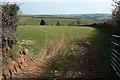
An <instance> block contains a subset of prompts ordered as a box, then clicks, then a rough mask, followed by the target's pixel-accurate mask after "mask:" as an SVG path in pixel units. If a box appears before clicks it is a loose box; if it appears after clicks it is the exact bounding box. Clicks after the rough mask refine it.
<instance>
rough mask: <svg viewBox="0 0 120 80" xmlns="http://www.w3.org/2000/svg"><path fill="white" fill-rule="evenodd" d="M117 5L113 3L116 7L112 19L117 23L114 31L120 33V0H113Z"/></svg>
mask: <svg viewBox="0 0 120 80" xmlns="http://www.w3.org/2000/svg"><path fill="white" fill-rule="evenodd" d="M113 1H114V3H115V5H113V6H114V7H115V8H114V10H113V12H112V19H113V22H114V24H115V27H114V32H115V33H116V32H117V33H118V34H120V1H117V0H113Z"/></svg>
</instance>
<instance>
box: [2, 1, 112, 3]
mask: <svg viewBox="0 0 120 80" xmlns="http://www.w3.org/2000/svg"><path fill="white" fill-rule="evenodd" d="M2 2H98V3H99V2H103V3H106V2H107V3H112V2H113V1H112V0H2Z"/></svg>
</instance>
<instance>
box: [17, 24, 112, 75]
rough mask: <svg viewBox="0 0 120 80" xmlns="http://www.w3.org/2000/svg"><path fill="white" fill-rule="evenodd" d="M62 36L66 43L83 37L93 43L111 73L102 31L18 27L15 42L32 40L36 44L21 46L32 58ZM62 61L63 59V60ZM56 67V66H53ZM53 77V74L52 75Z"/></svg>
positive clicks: (107, 37) (107, 49)
mask: <svg viewBox="0 0 120 80" xmlns="http://www.w3.org/2000/svg"><path fill="white" fill-rule="evenodd" d="M62 34H65V39H66V40H67V42H71V41H72V40H73V39H74V38H76V37H78V36H80V35H83V36H85V37H87V38H88V39H89V40H91V41H93V42H94V45H93V48H95V50H96V53H97V54H98V55H99V57H100V59H101V61H102V62H103V64H104V65H105V66H107V67H106V71H108V72H110V73H111V72H112V68H111V66H110V46H111V45H110V41H109V35H108V33H106V31H104V30H103V29H97V28H92V27H87V26H86V27H74V26H72V27H69V26H65V27H63V26H59V27H56V26H52V27H50V26H38V25H33V26H32V25H31V26H19V27H18V36H17V40H18V41H22V40H30V39H32V40H34V41H35V42H36V43H35V44H31V45H22V46H24V47H26V48H27V49H28V50H29V55H30V56H33V55H35V54H37V53H39V52H40V50H41V49H42V48H45V47H46V46H47V45H48V44H49V43H50V41H54V40H55V39H57V38H59V37H60V36H61V35H62ZM63 59H64V58H63ZM54 67H58V65H56V66H54ZM113 73H114V72H113ZM45 74H47V75H48V76H51V75H52V74H51V70H50V69H49V70H48V71H47V72H46V73H45ZM53 75H54V74H53Z"/></svg>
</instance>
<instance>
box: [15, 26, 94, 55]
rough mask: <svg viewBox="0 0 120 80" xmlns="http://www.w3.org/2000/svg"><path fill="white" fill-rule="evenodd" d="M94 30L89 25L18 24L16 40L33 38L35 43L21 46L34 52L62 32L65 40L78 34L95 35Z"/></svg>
mask: <svg viewBox="0 0 120 80" xmlns="http://www.w3.org/2000/svg"><path fill="white" fill-rule="evenodd" d="M95 31H96V29H95V28H91V27H67V26H66V27H44V26H42V27H41V26H19V27H18V36H17V39H18V41H22V40H33V41H34V42H35V44H32V45H26V44H22V46H24V47H26V48H27V49H28V50H29V52H30V53H32V54H36V53H38V52H39V51H40V50H41V49H42V48H44V47H46V46H47V44H49V42H50V41H53V40H55V39H57V38H59V37H60V36H61V35H63V34H65V36H66V40H67V41H70V40H72V39H74V37H78V36H80V35H84V36H86V37H93V36H94V35H96V32H95Z"/></svg>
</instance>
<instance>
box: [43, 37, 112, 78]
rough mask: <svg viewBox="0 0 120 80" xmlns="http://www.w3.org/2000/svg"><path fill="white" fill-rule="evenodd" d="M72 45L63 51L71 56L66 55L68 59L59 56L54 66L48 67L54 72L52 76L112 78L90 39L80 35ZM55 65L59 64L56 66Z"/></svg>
mask: <svg viewBox="0 0 120 80" xmlns="http://www.w3.org/2000/svg"><path fill="white" fill-rule="evenodd" d="M70 45H72V47H71V48H70V49H67V50H68V52H66V51H65V53H64V51H63V53H64V54H68V55H69V56H67V55H66V56H65V57H66V59H64V60H63V59H61V57H62V56H61V57H59V58H58V59H57V60H56V61H54V63H56V64H53V68H52V66H51V68H50V69H49V68H48V71H51V72H54V73H51V74H53V75H51V74H49V75H51V78H56V79H62V78H63V79H64V78H68V79H69V78H73V79H74V78H79V79H80V80H107V79H108V80H112V79H111V76H110V74H109V73H107V72H106V68H105V66H104V65H103V64H102V63H101V60H100V58H99V56H98V54H97V53H96V52H95V50H94V48H93V46H92V43H91V42H90V41H88V40H87V39H86V38H85V37H84V36H80V37H79V38H77V39H75V40H74V41H73V42H71V43H70ZM70 45H69V46H70ZM66 47H67V46H66ZM64 54H63V55H64ZM66 60H67V61H66ZM60 62H61V63H60ZM73 64H74V65H73ZM55 65H59V66H58V67H55V68H54V66H55ZM66 66H67V67H66ZM55 71H56V72H55ZM64 71H65V72H64ZM61 72H64V73H61ZM57 74H58V75H57ZM47 75H48V74H44V75H43V76H42V77H44V76H47Z"/></svg>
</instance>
